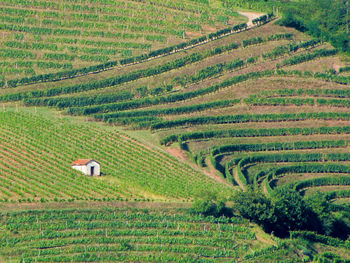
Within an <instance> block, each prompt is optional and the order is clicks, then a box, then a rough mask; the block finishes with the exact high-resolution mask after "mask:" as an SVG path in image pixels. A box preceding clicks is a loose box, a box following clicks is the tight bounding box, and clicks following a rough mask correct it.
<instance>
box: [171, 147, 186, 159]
mask: <svg viewBox="0 0 350 263" xmlns="http://www.w3.org/2000/svg"><path fill="white" fill-rule="evenodd" d="M166 151H167V152H168V153H170V154H171V155H172V156H174V157H176V158H177V159H179V160H181V161H185V160H188V156H187V154H186V152H185V151H184V150H181V149H178V148H173V147H167V148H166Z"/></svg>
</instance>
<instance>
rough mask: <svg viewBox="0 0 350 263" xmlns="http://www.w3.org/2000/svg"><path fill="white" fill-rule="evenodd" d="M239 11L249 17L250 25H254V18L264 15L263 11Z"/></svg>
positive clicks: (248, 23)
mask: <svg viewBox="0 0 350 263" xmlns="http://www.w3.org/2000/svg"><path fill="white" fill-rule="evenodd" d="M238 13H239V14H240V15H242V16H245V17H247V18H248V22H247V25H248V27H251V26H253V20H254V19H255V18H258V17H260V16H262V15H264V14H263V13H255V12H238Z"/></svg>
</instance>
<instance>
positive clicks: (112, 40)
mask: <svg viewBox="0 0 350 263" xmlns="http://www.w3.org/2000/svg"><path fill="white" fill-rule="evenodd" d="M213 4H214V6H209V5H208V4H207V3H193V2H191V1H187V0H186V1H177V2H175V3H173V2H172V1H166V2H164V1H143V2H139V1H104V2H103V3H100V2H96V1H91V2H90V1H85V2H84V3H82V2H79V3H78V2H70V1H51V2H50V4H47V3H45V1H39V2H38V3H35V4H33V3H32V2H18V3H16V4H14V3H13V2H11V1H4V2H3V3H2V4H1V5H0V13H1V17H2V19H1V20H0V23H1V24H2V25H3V26H7V27H9V26H12V25H15V26H18V27H20V26H23V25H26V26H29V27H30V28H37V29H36V31H35V32H31V31H28V30H23V29H22V30H21V29H20V28H17V29H16V28H13V29H12V30H10V29H8V28H7V29H2V30H0V33H1V36H2V37H1V40H0V50H1V53H0V56H1V57H2V64H1V72H2V73H1V75H2V77H6V79H13V78H18V77H21V76H30V75H33V74H34V75H35V74H41V73H46V72H55V71H57V70H63V69H67V68H71V67H73V68H76V67H81V66H87V65H91V64H99V63H102V62H106V61H108V60H116V59H120V58H123V57H129V56H131V55H138V54H143V53H147V52H148V51H149V50H155V49H158V48H162V47H165V46H168V45H171V44H175V43H181V42H182V41H184V40H183V39H182V30H183V25H184V26H185V27H184V31H185V37H186V39H191V38H195V37H198V36H201V35H202V34H206V33H209V32H213V31H216V30H217V29H220V28H224V27H225V26H226V23H228V24H230V25H231V24H235V23H237V22H239V21H244V20H245V18H243V17H241V16H239V15H238V14H237V13H235V12H228V11H225V10H223V9H222V8H221V5H220V3H219V2H217V1H215V3H213ZM23 12H25V13H23ZM226 20H227V22H226ZM184 22H185V23H184ZM2 28H3V27H2ZM10 28H12V27H10ZM45 30H53V31H57V32H56V33H54V34H53V33H46V31H45ZM33 42H35V44H36V46H35V45H34V46H32V43H33ZM10 51H11V54H9V52H10ZM57 54H59V55H61V57H56V58H55V57H52V55H53V56H54V55H57ZM50 56H51V57H50ZM71 56H75V57H73V58H70V57H71ZM28 58H29V59H28ZM23 61H25V62H27V64H23V63H21V62H23ZM37 62H44V63H46V65H45V66H40V65H38V64H37ZM48 63H51V65H49V64H48ZM63 65H65V67H63Z"/></svg>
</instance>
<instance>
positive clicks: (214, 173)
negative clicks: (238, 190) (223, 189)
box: [204, 158, 232, 186]
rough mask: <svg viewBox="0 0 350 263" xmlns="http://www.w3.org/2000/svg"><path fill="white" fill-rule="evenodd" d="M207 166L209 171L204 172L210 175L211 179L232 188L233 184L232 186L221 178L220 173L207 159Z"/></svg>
mask: <svg viewBox="0 0 350 263" xmlns="http://www.w3.org/2000/svg"><path fill="white" fill-rule="evenodd" d="M205 163H206V165H207V166H208V168H209V171H206V170H205V171H204V173H205V174H206V175H208V176H209V177H211V178H213V179H214V180H215V181H217V182H219V183H222V184H226V185H228V186H232V184H230V183H229V182H227V181H226V180H225V179H224V178H223V177H222V176H219V175H218V174H217V173H218V171H217V170H216V169H215V168H214V166H213V164H212V163H211V161H210V160H209V159H208V158H206V160H205Z"/></svg>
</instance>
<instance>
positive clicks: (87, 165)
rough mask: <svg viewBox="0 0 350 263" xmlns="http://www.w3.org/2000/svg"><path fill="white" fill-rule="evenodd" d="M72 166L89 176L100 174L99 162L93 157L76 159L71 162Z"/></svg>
mask: <svg viewBox="0 0 350 263" xmlns="http://www.w3.org/2000/svg"><path fill="white" fill-rule="evenodd" d="M72 168H73V169H75V170H78V171H81V172H82V173H84V174H86V175H90V176H100V175H101V172H100V163H99V162H97V161H95V160H93V159H78V160H76V161H75V162H73V163H72Z"/></svg>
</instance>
